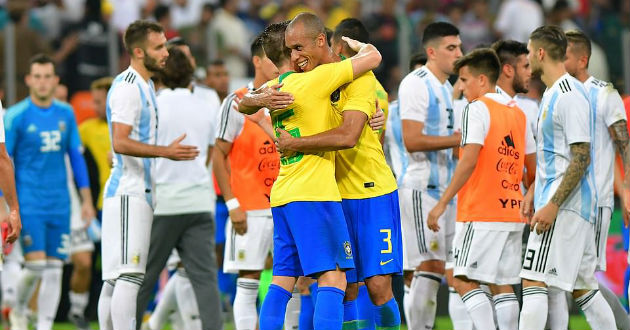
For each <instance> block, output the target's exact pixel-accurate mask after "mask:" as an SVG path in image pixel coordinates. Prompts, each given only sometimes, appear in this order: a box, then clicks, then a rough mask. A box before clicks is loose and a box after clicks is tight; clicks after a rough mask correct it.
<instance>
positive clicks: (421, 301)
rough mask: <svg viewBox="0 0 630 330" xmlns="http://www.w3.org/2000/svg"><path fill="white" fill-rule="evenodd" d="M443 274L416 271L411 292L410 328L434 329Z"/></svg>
mask: <svg viewBox="0 0 630 330" xmlns="http://www.w3.org/2000/svg"><path fill="white" fill-rule="evenodd" d="M442 278H443V275H442V274H438V273H431V272H424V271H417V272H415V273H414V276H413V281H412V282H411V288H410V291H409V294H410V295H411V297H410V298H409V300H410V302H411V303H410V304H409V305H410V310H409V313H410V314H412V315H413V316H412V317H411V320H409V321H410V323H409V328H410V329H432V328H433V325H434V323H435V311H436V308H437V292H438V289H439V288H440V284H441V283H442Z"/></svg>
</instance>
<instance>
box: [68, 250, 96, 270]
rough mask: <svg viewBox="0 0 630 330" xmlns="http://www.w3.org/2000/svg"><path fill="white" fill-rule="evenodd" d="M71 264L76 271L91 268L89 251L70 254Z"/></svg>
mask: <svg viewBox="0 0 630 330" xmlns="http://www.w3.org/2000/svg"><path fill="white" fill-rule="evenodd" d="M72 266H73V267H74V271H75V272H78V273H82V274H83V273H87V272H89V271H90V270H91V269H92V255H91V254H90V253H89V252H80V253H76V254H74V255H73V256H72Z"/></svg>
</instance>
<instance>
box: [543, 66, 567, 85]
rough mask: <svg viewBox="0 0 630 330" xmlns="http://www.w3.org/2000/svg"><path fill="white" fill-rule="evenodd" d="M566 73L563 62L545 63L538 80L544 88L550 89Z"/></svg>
mask: <svg viewBox="0 0 630 330" xmlns="http://www.w3.org/2000/svg"><path fill="white" fill-rule="evenodd" d="M566 73H567V70H566V69H565V68H564V63H563V62H551V63H547V64H546V65H545V67H544V69H543V74H542V75H541V76H540V79H541V80H542V81H543V83H545V86H547V87H551V86H553V84H554V83H555V82H556V81H557V80H558V79H560V77H562V76H563V75H564V74H566Z"/></svg>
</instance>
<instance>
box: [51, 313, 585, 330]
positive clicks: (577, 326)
mask: <svg viewBox="0 0 630 330" xmlns="http://www.w3.org/2000/svg"><path fill="white" fill-rule="evenodd" d="M74 329H75V328H74V326H73V325H72V324H70V323H55V325H54V326H53V330H74ZM92 329H95V330H96V329H98V323H96V322H93V323H92ZM450 329H453V327H452V325H451V320H450V319H449V318H448V317H447V316H442V317H438V318H437V320H436V322H435V330H450ZM590 329H591V328H590V327H589V326H588V324H587V323H586V319H585V318H584V316H582V315H571V318H570V319H569V330H590ZM164 330H172V329H171V327H170V326H169V325H168V324H167V325H166V327H164ZM224 330H234V324H232V323H227V324H225V328H224ZM400 330H407V326H405V325H403V326H401V327H400Z"/></svg>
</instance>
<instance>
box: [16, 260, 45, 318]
mask: <svg viewBox="0 0 630 330" xmlns="http://www.w3.org/2000/svg"><path fill="white" fill-rule="evenodd" d="M45 268H46V260H33V261H26V262H24V268H22V271H21V272H20V278H19V280H18V283H17V290H16V300H17V302H16V305H15V312H16V313H17V314H20V315H24V314H25V313H26V308H27V305H28V301H29V300H30V299H31V295H32V294H33V290H35V287H36V285H37V282H38V281H39V280H40V279H41V278H42V274H43V272H44V269H45Z"/></svg>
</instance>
